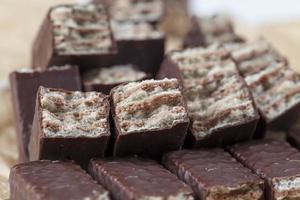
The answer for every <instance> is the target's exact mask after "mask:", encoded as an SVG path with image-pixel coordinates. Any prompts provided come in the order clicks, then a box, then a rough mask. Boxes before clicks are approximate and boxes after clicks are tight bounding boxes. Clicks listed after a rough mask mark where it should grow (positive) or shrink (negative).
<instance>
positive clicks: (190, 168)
mask: <svg viewBox="0 0 300 200" xmlns="http://www.w3.org/2000/svg"><path fill="white" fill-rule="evenodd" d="M163 163H164V165H165V166H166V167H167V168H168V169H169V170H170V171H171V172H173V173H174V174H176V175H177V176H178V177H179V178H180V179H181V180H183V181H184V182H186V183H187V184H188V185H190V186H191V187H192V189H193V190H194V193H195V195H196V196H195V197H196V199H201V200H219V199H224V200H230V199H251V200H258V199H261V200H262V199H264V183H263V181H262V180H261V179H259V178H258V177H257V176H256V175H254V174H252V173H251V171H250V170H249V169H247V168H245V167H243V166H242V165H241V164H240V163H238V162H237V161H236V160H235V159H234V158H232V157H231V156H230V154H229V153H227V152H225V151H224V150H223V149H207V150H205V149H203V150H196V151H195V150H194V151H192V150H183V151H177V152H171V153H168V154H166V155H165V156H164V159H163Z"/></svg>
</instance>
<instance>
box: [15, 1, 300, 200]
mask: <svg viewBox="0 0 300 200" xmlns="http://www.w3.org/2000/svg"><path fill="white" fill-rule="evenodd" d="M170 2H172V1H170ZM176 2H177V1H176ZM165 3H166V2H165V0H106V1H103V0H101V1H95V2H92V3H89V4H74V5H58V6H55V7H52V8H51V9H50V10H49V12H48V14H47V16H46V18H45V20H44V22H43V24H42V26H41V27H40V30H39V33H38V34H37V37H36V39H35V42H34V45H33V50H32V67H33V69H22V70H19V71H15V72H12V73H11V75H10V81H11V89H12V96H13V104H14V109H15V121H16V130H17V131H16V132H17V138H18V149H19V155H20V159H19V161H20V164H17V165H15V166H13V167H12V169H11V173H10V192H11V199H12V200H38V199H39V200H68V199H72V200H96V199H97V200H108V199H114V200H193V199H199V200H232V199H236V200H259V199H261V200H262V199H268V200H284V199H286V200H296V199H300V152H299V151H298V150H296V148H293V147H291V146H290V145H289V144H288V143H287V142H286V141H285V140H279V139H263V138H264V137H265V133H266V131H270V130H283V131H287V130H289V129H290V127H292V123H293V122H294V121H296V119H297V117H298V114H300V75H299V74H297V73H296V72H295V71H293V70H292V69H291V68H290V67H289V63H288V61H287V60H286V59H285V58H284V57H283V56H282V55H281V54H280V53H279V52H277V51H276V50H275V49H274V48H273V47H272V46H271V45H270V44H269V43H268V42H266V41H265V40H263V39H258V40H256V41H251V42H249V41H245V40H244V39H243V38H242V37H240V36H239V35H237V34H236V33H235V31H234V28H233V25H232V23H231V21H230V20H229V19H227V18H226V17H224V16H212V17H208V18H196V17H193V18H192V19H191V24H192V26H191V28H190V30H189V31H188V34H187V35H186V37H185V39H184V48H183V49H182V50H179V51H173V52H168V53H167V54H166V55H164V45H165V34H164V33H163V32H162V31H161V30H160V29H158V28H157V26H158V25H159V23H160V22H161V21H162V18H163V16H164V10H165V9H164V4H165ZM177 3H178V2H177ZM173 20H174V22H173V23H176V18H174V19H173ZM290 130H291V131H290V135H289V141H291V143H292V144H294V145H295V146H298V147H299V146H300V135H297V133H299V132H300V131H299V129H297V128H293V129H290ZM181 149H183V150H181Z"/></svg>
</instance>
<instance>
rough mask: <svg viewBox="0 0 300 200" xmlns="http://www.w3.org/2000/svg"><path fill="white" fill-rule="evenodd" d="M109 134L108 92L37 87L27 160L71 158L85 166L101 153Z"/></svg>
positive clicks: (101, 154)
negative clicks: (105, 93)
mask: <svg viewBox="0 0 300 200" xmlns="http://www.w3.org/2000/svg"><path fill="white" fill-rule="evenodd" d="M109 136H110V127H109V100H108V96H106V95H103V94H101V93H97V92H87V93H83V92H78V91H77V92H70V91H64V90H59V89H49V88H44V87H40V89H39V91H38V94H37V103H36V111H35V117H34V122H33V129H32V136H31V139H30V144H29V154H30V160H38V159H50V160H57V159H63V160H65V159H71V160H75V161H76V162H77V163H79V164H81V165H82V166H85V165H86V164H88V161H89V159H91V158H92V157H102V156H103V155H104V152H105V150H106V145H107V142H108V138H109Z"/></svg>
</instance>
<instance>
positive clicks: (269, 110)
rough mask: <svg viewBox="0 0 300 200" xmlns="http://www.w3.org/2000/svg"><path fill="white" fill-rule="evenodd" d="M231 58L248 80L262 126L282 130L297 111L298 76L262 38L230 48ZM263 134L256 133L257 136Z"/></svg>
mask: <svg viewBox="0 0 300 200" xmlns="http://www.w3.org/2000/svg"><path fill="white" fill-rule="evenodd" d="M233 49H234V50H233V51H232V53H231V56H232V58H233V59H234V60H235V62H236V63H237V66H238V68H239V71H240V73H241V74H242V75H243V76H244V78H245V81H246V83H247V84H248V86H249V88H250V90H251V92H252V94H253V97H254V100H255V102H256V105H257V107H258V109H259V111H260V113H261V116H262V121H261V123H260V133H263V132H264V130H265V129H266V127H269V128H276V129H281V130H286V129H288V128H289V127H290V125H291V123H292V122H293V121H294V119H296V118H297V117H298V116H299V114H298V113H300V76H299V74H298V73H297V72H295V71H293V70H292V69H291V68H289V66H288V64H287V61H286V59H285V58H284V57H283V56H281V55H280V54H279V53H278V52H277V51H276V50H274V48H272V47H271V45H270V44H268V43H267V42H266V41H264V40H257V41H254V42H252V43H245V44H242V45H239V46H237V47H234V48H233ZM262 136H263V135H261V134H258V135H257V137H262Z"/></svg>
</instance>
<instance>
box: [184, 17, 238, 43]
mask: <svg viewBox="0 0 300 200" xmlns="http://www.w3.org/2000/svg"><path fill="white" fill-rule="evenodd" d="M190 27H191V28H190V30H189V32H188V33H187V35H186V37H185V39H184V44H183V45H184V46H185V47H197V46H209V45H212V44H214V43H219V44H224V43H232V42H243V41H244V39H243V38H241V37H240V36H238V35H237V34H236V33H235V31H234V26H233V23H232V21H231V19H230V18H229V17H227V16H224V15H213V16H210V17H201V18H199V17H196V16H194V17H192V18H191V26H190Z"/></svg>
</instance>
